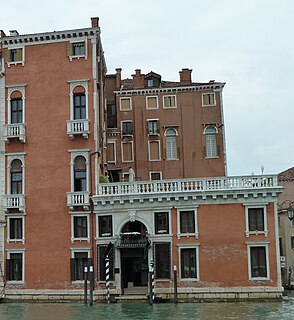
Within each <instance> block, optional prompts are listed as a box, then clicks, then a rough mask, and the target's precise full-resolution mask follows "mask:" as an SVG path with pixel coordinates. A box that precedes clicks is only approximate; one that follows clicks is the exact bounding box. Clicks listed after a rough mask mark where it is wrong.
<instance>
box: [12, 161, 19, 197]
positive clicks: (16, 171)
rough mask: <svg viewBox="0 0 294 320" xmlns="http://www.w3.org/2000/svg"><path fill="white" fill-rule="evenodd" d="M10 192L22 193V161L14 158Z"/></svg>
mask: <svg viewBox="0 0 294 320" xmlns="http://www.w3.org/2000/svg"><path fill="white" fill-rule="evenodd" d="M10 193H11V194H22V162H21V161H20V160H18V159H16V160H13V161H12V163H11V168H10Z"/></svg>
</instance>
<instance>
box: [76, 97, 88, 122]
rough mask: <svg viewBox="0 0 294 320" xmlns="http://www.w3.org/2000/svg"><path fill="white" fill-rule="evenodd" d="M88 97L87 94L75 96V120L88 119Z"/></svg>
mask: <svg viewBox="0 0 294 320" xmlns="http://www.w3.org/2000/svg"><path fill="white" fill-rule="evenodd" d="M86 118H87V116H86V95H85V93H76V94H74V119H75V120H80V119H86Z"/></svg>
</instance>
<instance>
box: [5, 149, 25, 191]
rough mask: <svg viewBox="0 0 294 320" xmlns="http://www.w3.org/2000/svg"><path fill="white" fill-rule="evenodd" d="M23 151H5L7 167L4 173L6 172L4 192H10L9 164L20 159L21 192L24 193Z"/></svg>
mask: <svg viewBox="0 0 294 320" xmlns="http://www.w3.org/2000/svg"><path fill="white" fill-rule="evenodd" d="M25 155H26V153H25V152H16V153H7V154H6V160H7V168H6V174H7V190H6V194H7V195H10V194H11V181H10V178H11V177H10V171H11V164H12V162H13V161H14V160H20V161H21V164H22V165H21V168H22V194H25Z"/></svg>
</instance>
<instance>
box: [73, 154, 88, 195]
mask: <svg viewBox="0 0 294 320" xmlns="http://www.w3.org/2000/svg"><path fill="white" fill-rule="evenodd" d="M74 191H87V169H86V159H85V158H84V157H82V156H78V157H76V158H75V161H74Z"/></svg>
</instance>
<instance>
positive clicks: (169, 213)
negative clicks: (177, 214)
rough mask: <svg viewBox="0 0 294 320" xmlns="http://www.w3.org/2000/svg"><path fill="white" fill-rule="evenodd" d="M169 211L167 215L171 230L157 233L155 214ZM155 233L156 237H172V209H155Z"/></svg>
mask: <svg viewBox="0 0 294 320" xmlns="http://www.w3.org/2000/svg"><path fill="white" fill-rule="evenodd" d="M165 212H167V215H168V230H169V233H165V232H162V233H160V232H159V233H156V230H155V214H156V213H165ZM153 234H154V237H160V238H162V237H166V236H168V237H171V236H172V221H171V210H170V209H166V208H165V209H162V210H161V209H156V210H155V211H153Z"/></svg>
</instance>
